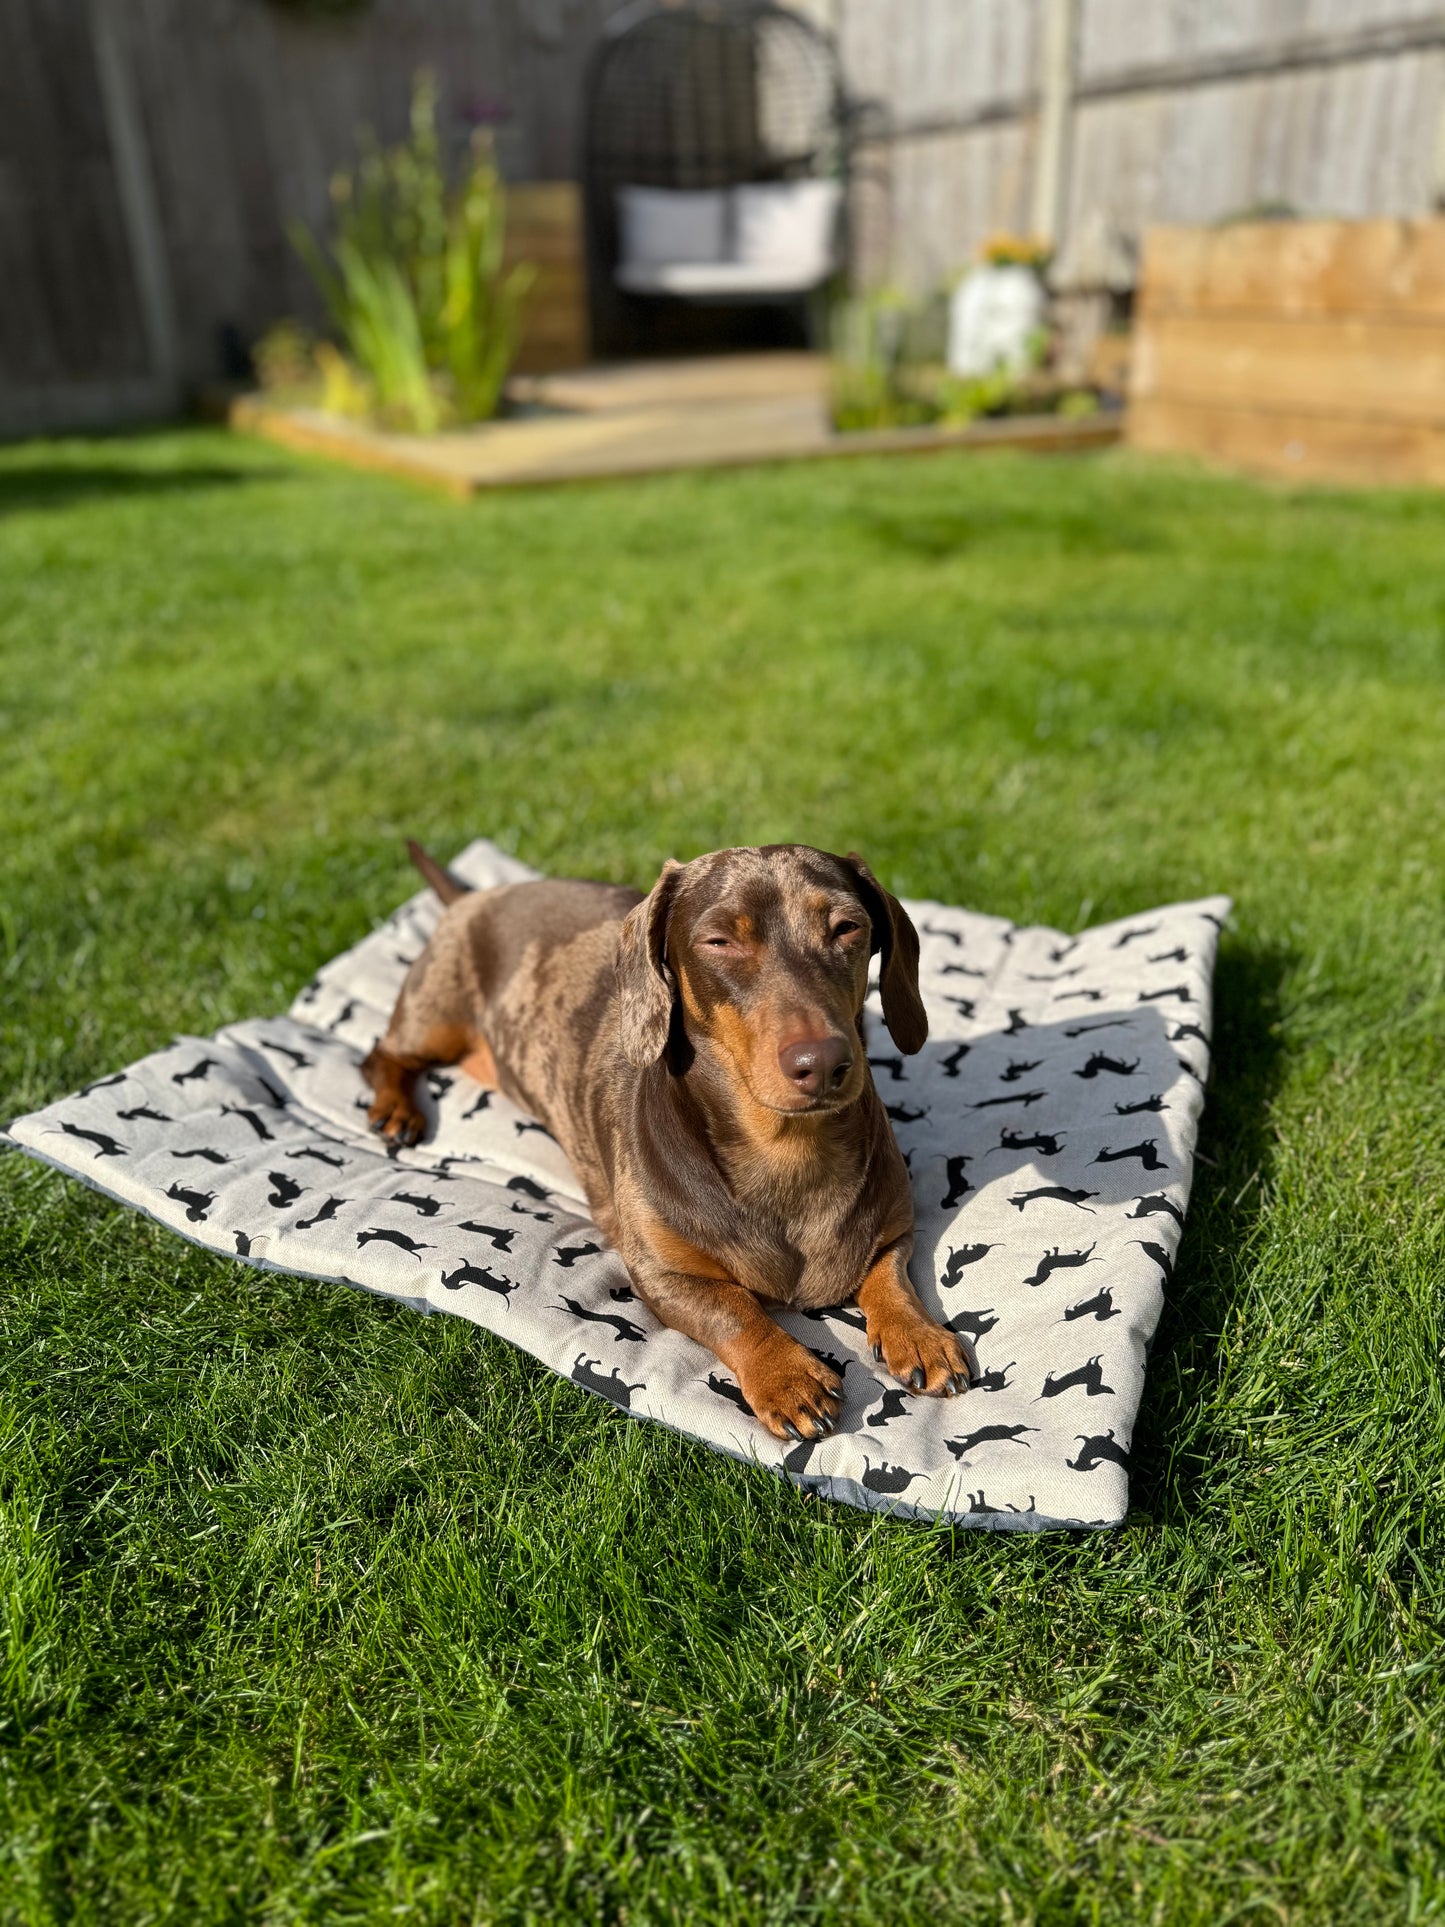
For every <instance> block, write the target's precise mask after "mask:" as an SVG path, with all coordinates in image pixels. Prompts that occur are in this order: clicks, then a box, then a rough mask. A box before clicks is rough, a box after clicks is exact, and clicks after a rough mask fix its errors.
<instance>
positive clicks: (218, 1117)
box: [9, 841, 1229, 1530]
mask: <svg viewBox="0 0 1445 1927" xmlns="http://www.w3.org/2000/svg"><path fill="white" fill-rule="evenodd" d="M452 868H453V869H454V871H455V872H456V873H457V875H459V876H460V877H462V878H463V879H465V880H466V881H467V882H468V883H471V884H474V885H478V886H482V887H485V886H487V885H489V884H495V883H502V882H510V881H513V880H517V879H521V878H526V877H530V876H534V875H535V874H536V872H535V871H532V870H529V869H527V868H526V866H525V865H523V864H521V863H518V862H516V861H515V860H514V859H512V858H510V857H508V856H505V855H504V854H503V853H502V852H501V851H500V850H498V849H497V848H496V847H495V846H494V845H492V844H490V843H488V842H485V841H478V842H475V843H472V844H470V845H469V846H468V848H467V849H466V850H465V851H463V853H462V855H461V856H460V857H458V858H457V859H456V861H455V863H454V864H453V865H452ZM907 908H908V910H909V913H910V915H911V916H912V917H913V920H914V922H915V923H916V924H917V926H918V931H919V936H920V939H921V943H922V965H921V972H920V985H921V989H922V993H923V1001H924V1003H925V1005H926V1006H927V1009H928V1016H929V1023H930V1026H931V1034H930V1037H929V1040H928V1043H927V1044H926V1045H925V1047H924V1049H923V1051H922V1052H921V1053H920V1054H919V1055H918V1056H916V1057H912V1058H904V1057H900V1056H899V1055H898V1054H897V1053H896V1052H895V1050H894V1048H893V1045H892V1043H891V1041H890V1039H889V1037H888V1033H887V1031H886V1030H885V1029H884V1027H883V1021H882V1015H881V1012H880V1010H879V1007H878V1002H877V995H876V990H875V992H874V994H873V995H872V996H871V997H870V1001H869V1010H868V1016H867V1018H866V1027H867V1041H868V1049H869V1061H870V1063H871V1064H872V1067H873V1075H874V1078H875V1079H876V1081H877V1084H878V1088H879V1091H880V1093H881V1095H882V1097H883V1099H884V1102H885V1103H886V1105H887V1108H888V1114H889V1116H890V1117H891V1118H892V1120H893V1126H894V1129H895V1130H896V1132H897V1134H898V1140H899V1143H900V1145H901V1147H902V1149H903V1152H904V1155H905V1157H906V1158H907V1160H908V1165H909V1169H910V1171H911V1173H912V1179H913V1191H914V1198H915V1201H916V1205H917V1215H918V1236H917V1245H916V1250H915V1257H914V1263H913V1277H914V1282H915V1284H916V1286H917V1288H918V1290H919V1292H920V1294H921V1295H922V1297H923V1299H924V1301H925V1302H926V1303H927V1304H928V1306H929V1307H930V1309H931V1310H932V1311H933V1312H934V1313H935V1314H936V1315H937V1316H938V1317H940V1318H941V1319H942V1320H944V1322H946V1323H947V1324H948V1325H949V1326H950V1327H951V1328H952V1329H953V1330H954V1331H956V1332H958V1333H960V1334H962V1335H963V1336H964V1337H965V1338H966V1339H967V1341H968V1342H969V1344H970V1346H971V1349H972V1351H973V1353H974V1355H975V1359H976V1366H977V1371H976V1383H975V1385H974V1388H973V1389H972V1390H971V1391H969V1392H968V1393H966V1394H965V1395H963V1396H961V1397H958V1398H954V1399H943V1400H939V1399H921V1398H916V1397H913V1396H910V1394H908V1393H907V1392H905V1391H904V1390H903V1389H902V1387H901V1386H899V1385H896V1384H895V1383H893V1382H892V1380H891V1379H889V1378H887V1377H886V1376H884V1375H883V1374H882V1371H881V1367H879V1366H877V1365H875V1363H874V1361H873V1357H872V1353H871V1351H870V1350H869V1347H868V1345H867V1343H866V1341H865V1338H864V1332H863V1319H862V1316H861V1314H860V1313H859V1312H858V1310H857V1309H856V1307H854V1306H851V1305H844V1306H840V1307H838V1308H837V1309H836V1310H829V1311H824V1312H809V1313H796V1314H795V1313H788V1314H784V1315H783V1317H782V1319H781V1322H782V1323H783V1325H784V1326H785V1327H786V1328H787V1329H788V1330H790V1331H792V1332H793V1333H794V1334H795V1336H797V1337H798V1338H800V1339H801V1340H802V1341H803V1343H804V1344H806V1345H809V1346H811V1347H812V1348H813V1350H814V1351H816V1352H817V1353H818V1354H819V1355H820V1356H821V1357H824V1358H826V1360H827V1362H828V1363H829V1364H830V1365H831V1366H832V1367H833V1368H834V1370H836V1371H837V1372H839V1373H840V1374H841V1375H842V1376H843V1382H844V1386H845V1389H846V1395H847V1396H846V1404H845V1406H844V1410H843V1414H842V1417H841V1419H840V1421H839V1426H838V1430H837V1431H836V1433H834V1434H833V1435H832V1436H831V1437H830V1438H827V1439H823V1440H818V1441H813V1440H809V1441H806V1442H804V1443H802V1444H797V1445H791V1446H790V1445H786V1444H783V1443H780V1442H779V1441H778V1440H776V1439H774V1438H773V1437H772V1436H771V1435H770V1434H769V1433H768V1432H766V1431H765V1430H764V1429H763V1427H762V1426H761V1425H760V1424H759V1423H758V1422H757V1420H756V1419H755V1418H754V1417H753V1416H752V1414H751V1412H750V1411H749V1410H748V1408H747V1406H746V1405H745V1403H744V1401H743V1398H742V1394H741V1392H740V1391H739V1389H738V1387H737V1385H736V1384H735V1383H734V1382H733V1380H732V1379H731V1378H730V1377H729V1376H728V1374H727V1372H726V1371H725V1370H724V1369H723V1367H722V1366H721V1365H720V1364H719V1363H718V1362H717V1360H716V1359H714V1358H713V1357H712V1356H711V1355H710V1354H709V1353H708V1352H706V1351H705V1350H704V1349H703V1348H702V1347H701V1346H699V1345H697V1344H696V1343H694V1342H693V1341H692V1340H690V1339H687V1338H683V1337H681V1336H680V1335H678V1334H677V1333H675V1332H671V1331H668V1330H667V1329H665V1328H664V1327H662V1326H660V1325H658V1323H657V1322H656V1321H655V1320H654V1319H653V1318H652V1316H651V1315H650V1314H649V1312H648V1310H647V1308H646V1306H645V1305H643V1304H642V1303H641V1302H640V1300H639V1299H637V1298H636V1297H635V1296H634V1294H633V1292H632V1290H631V1288H630V1286H629V1284H628V1278H627V1273H626V1271H625V1270H624V1268H623V1266H622V1263H621V1260H620V1259H619V1258H617V1256H616V1255H615V1254H614V1253H612V1252H610V1251H608V1250H606V1249H604V1247H603V1244H602V1240H601V1237H600V1236H599V1234H598V1232H597V1230H596V1228H595V1226H594V1225H593V1224H592V1223H591V1222H590V1220H589V1219H588V1217H587V1212H586V1206H585V1204H584V1202H583V1200H582V1196H581V1193H580V1191H579V1188H578V1185H577V1181H576V1178H575V1177H574V1176H573V1174H572V1172H571V1170H570V1169H569V1167H568V1165H567V1162H566V1159H565V1158H564V1157H563V1155H562V1152H561V1149H560V1147H559V1146H558V1145H557V1143H556V1142H555V1140H554V1139H553V1138H551V1137H550V1136H549V1134H548V1133H547V1131H546V1130H545V1129H544V1128H543V1127H542V1125H541V1124H539V1123H538V1122H537V1121H536V1119H534V1118H531V1117H528V1116H526V1115H525V1114H524V1113H523V1112H521V1111H519V1110H518V1109H517V1108H516V1107H515V1106H514V1105H512V1104H510V1103H509V1102H508V1101H507V1100H506V1099H505V1098H504V1097H501V1096H500V1095H498V1094H497V1093H496V1092H492V1091H487V1090H484V1089H483V1088H482V1087H481V1086H479V1085H477V1084H475V1083H473V1082H472V1081H471V1079H470V1078H468V1077H467V1076H465V1075H464V1074H463V1073H461V1072H459V1071H455V1070H444V1071H435V1072H432V1073H430V1074H429V1075H428V1076H427V1077H426V1079H425V1083H424V1086H423V1089H422V1092H421V1101H422V1104H423V1107H424V1109H425V1110H426V1113H427V1117H428V1124H429V1128H428V1131H427V1135H426V1137H425V1138H424V1139H423V1141H422V1143H421V1144H419V1145H418V1146H417V1147H416V1148H415V1149H414V1150H410V1151H402V1152H400V1153H399V1154H397V1155H396V1156H393V1157H388V1156H387V1155H386V1154H385V1153H384V1152H383V1151H381V1150H380V1149H379V1147H378V1143H377V1140H376V1139H375V1138H373V1137H371V1136H370V1135H369V1134H368V1132H367V1129H366V1115H365V1114H366V1106H367V1101H368V1095H369V1094H368V1093H367V1092H366V1091H365V1089H364V1087H363V1084H362V1079H361V1075H360V1071H359V1065H360V1062H361V1058H362V1056H363V1055H364V1054H365V1052H366V1051H367V1050H368V1049H370V1047H371V1045H372V1044H373V1042H374V1041H375V1040H376V1038H377V1037H378V1036H379V1035H380V1033H381V1032H382V1030H383V1029H384V1028H385V1025H386V1021H387V1018H388V1016H389V1014H390V1011H391V1007H392V1003H393V1001H394V999H395V997H396V993H397V990H398V988H399V986H400V983H401V979H402V977H403V975H404V973H405V971H406V969H407V966H408V965H409V964H410V963H411V961H412V959H413V958H414V957H416V956H417V954H418V953H419V952H420V950H421V948H422V946H423V945H424V943H425V942H426V940H427V938H428V936H429V935H430V933H431V931H432V929H433V927H434V925H435V923H436V921H437V918H438V916H439V915H440V905H439V904H438V902H437V900H436V898H435V897H434V896H433V895H432V894H431V892H430V891H422V892H420V893H418V895H416V896H415V897H413V898H411V900H410V901H409V902H407V903H406V904H404V905H403V906H402V908H401V909H400V910H398V911H397V912H396V914H395V915H394V916H392V917H391V918H389V919H388V920H387V921H386V922H385V923H384V924H383V925H382V926H381V927H380V928H379V929H378V930H376V931H374V932H373V933H372V934H371V935H370V936H368V937H367V938H365V939H364V940H363V941H362V942H361V943H359V944H357V945H356V947H355V948H354V949H352V950H348V951H347V952H346V953H345V954H344V955H343V956H340V957H338V958H336V959H335V960H334V962H332V963H329V964H327V965H326V966H325V968H324V969H323V970H322V971H321V972H320V974H319V975H318V976H317V977H316V979H315V980H314V982H312V983H310V984H308V985H307V986H306V988H305V989H304V990H303V991H302V992H301V994H300V996H299V997H298V998H297V999H296V1002H295V1003H294V1004H293V1005H292V1007H291V1010H290V1012H289V1013H288V1014H287V1015H286V1016H285V1017H274V1018H269V1019H263V1020H258V1021H250V1022H246V1023H239V1024H230V1025H228V1026H227V1027H226V1028H225V1029H224V1030H221V1031H219V1032H217V1034H216V1035H215V1036H214V1037H206V1038H196V1037H182V1038H178V1039H177V1040H176V1042H175V1043H173V1044H172V1045H170V1046H169V1048H168V1049H165V1050H161V1051H157V1052H156V1053H155V1054H154V1055H153V1056H150V1057H146V1058H143V1059H142V1060H141V1061H140V1062H139V1063H138V1064H133V1065H131V1066H130V1067H129V1069H127V1070H122V1071H117V1072H116V1073H115V1074H114V1076H111V1077H103V1078H100V1079H99V1080H98V1081H97V1082H95V1083H93V1084H90V1085H87V1086H86V1088H85V1089H84V1090H81V1091H78V1092H77V1093H76V1094H75V1095H74V1096H73V1097H66V1098H62V1099H61V1100H60V1101H59V1102H58V1103H55V1104H51V1105H49V1106H48V1107H47V1108H46V1109H44V1110H41V1111H36V1112H34V1113H33V1114H32V1115H30V1116H28V1117H22V1118H18V1119H16V1120H15V1122H13V1123H12V1124H11V1126H10V1130H9V1134H10V1137H11V1138H12V1140H13V1141H14V1142H15V1143H17V1144H19V1145H20V1146H22V1147H23V1148H24V1149H25V1150H26V1151H28V1152H31V1153H32V1154H33V1155H35V1156H36V1157H39V1158H42V1159H44V1160H45V1161H46V1162H48V1163H50V1164H53V1165H55V1166H57V1167H58V1168H59V1169H60V1170H63V1171H66V1172H69V1173H71V1174H72V1175H74V1176H76V1177H78V1178H81V1179H83V1180H85V1181H86V1182H87V1183H89V1184H91V1185H93V1186H95V1187H96V1188H97V1189H98V1190H100V1191H103V1192H105V1193H106V1194H107V1195H108V1196H110V1197H112V1198H116V1199H118V1200H120V1201H121V1202H122V1203H124V1204H128V1205H133V1206H134V1207H135V1208H136V1209H137V1210H140V1211H144V1212H147V1213H149V1215H150V1216H151V1217H153V1218H156V1219H158V1220H160V1222H161V1223H163V1224H166V1225H169V1226H171V1227H172V1228H173V1229H174V1230H176V1231H178V1232H180V1233H181V1235H182V1236H183V1237H187V1238H191V1239H194V1240H195V1241H196V1242H197V1243H199V1244H203V1245H206V1246H207V1247H209V1248H210V1249H211V1250H213V1251H218V1252H225V1253H227V1254H229V1255H231V1256H233V1257H236V1258H238V1259H243V1260H245V1261H246V1262H248V1263H250V1264H252V1265H260V1266H265V1267H270V1268H272V1269H275V1270H280V1271H288V1272H295V1273H299V1274H301V1275H303V1276H306V1277H311V1278H317V1279H327V1280H333V1281H336V1282H339V1283H343V1284H348V1285H354V1286H357V1287H359V1288H360V1289H361V1290H364V1291H373V1292H379V1293H382V1294H384V1295H385V1296H387V1297H389V1298H397V1299H400V1300H402V1301H403V1302H404V1303H406V1304H409V1305H412V1306H414V1307H416V1308H417V1309H418V1310H422V1311H445V1312H452V1313H455V1314H457V1315H459V1316H460V1317H463V1318H470V1319H472V1320H473V1321H474V1322H475V1323H477V1324H479V1325H485V1326H486V1327H487V1329H488V1330H489V1331H493V1332H496V1333H498V1334H499V1335H500V1336H502V1337H504V1338H507V1339H509V1340H510V1341H511V1342H512V1343H513V1344H516V1345H521V1346H524V1347H525V1348H526V1349H527V1350H528V1351H530V1352H532V1353H534V1354H535V1355H536V1356H537V1357H538V1358H540V1359H541V1360H543V1362H544V1363H545V1364H547V1365H549V1366H550V1367H551V1368H552V1369H553V1370H554V1371H557V1372H560V1373H562V1374H564V1375H565V1376H566V1377H568V1378H570V1379H571V1380H572V1382H573V1383H574V1384H576V1385H579V1386H582V1387H584V1388H585V1389H586V1390H588V1391H590V1392H595V1393H597V1394H598V1395H599V1396H600V1397H602V1398H605V1399H608V1400H610V1401H611V1402H612V1404H614V1405H615V1406H617V1407H619V1408H620V1409H621V1410H622V1411H625V1412H629V1413H631V1414H632V1415H633V1416H634V1417H637V1418H649V1419H655V1420H657V1421H658V1422H659V1423H661V1424H664V1425H670V1426H672V1427H674V1428H675V1429H676V1430H678V1431H680V1432H685V1433H688V1434H690V1435H691V1436H692V1437H694V1438H697V1439H701V1440H702V1441H704V1442H705V1443H706V1444H708V1445H710V1446H712V1447H714V1448H716V1449H717V1450H718V1451H721V1452H727V1453H732V1454H734V1455H736V1456H737V1457H739V1458H744V1459H751V1460H754V1461H757V1462H759V1463H761V1464H763V1465H766V1466H770V1467H773V1468H775V1469H777V1470H779V1471H781V1472H782V1473H784V1474H785V1475H787V1476H788V1477H790V1478H792V1479H794V1480H796V1481H798V1482H799V1483H801V1484H804V1485H807V1486H809V1487H811V1488H813V1489H815V1490H817V1491H819V1492H821V1493H823V1494H824V1495H826V1496H827V1497H829V1498H832V1499H837V1500H841V1501H843V1502H845V1503H848V1504H851V1505H857V1506H866V1507H871V1508H881V1509H886V1510H890V1511H897V1512H904V1513H911V1514H914V1515H917V1516H920V1517H926V1518H942V1519H948V1520H953V1521H956V1522H957V1523H959V1524H965V1525H978V1526H987V1527H993V1528H1010V1529H1033V1530H1038V1529H1042V1528H1046V1527H1080V1526H1110V1525H1117V1524H1118V1523H1119V1522H1120V1521H1121V1520H1122V1519H1123V1517H1124V1515H1125V1511H1126V1509H1127V1506H1128V1463H1129V1445H1130V1440H1131V1437H1132V1434H1133V1427H1134V1419H1135V1414H1136V1413H1137V1411H1138V1406H1139V1397H1140V1392H1141V1390H1142V1387H1143V1382H1144V1361H1145V1354H1146V1351H1147V1348H1148V1344H1149V1340H1150V1338H1151V1336H1152V1335H1153V1332H1154V1328H1155V1325H1156V1324H1157V1322H1158V1318H1159V1312H1160V1308H1161V1305H1162V1303H1163V1293H1164V1290H1165V1289H1166V1287H1167V1286H1168V1284H1169V1280H1170V1274H1171V1271H1172V1268H1173V1264H1174V1255H1175V1252H1176V1250H1177V1247H1178V1244H1179V1238H1180V1234H1181V1232H1182V1230H1183V1225H1184V1211H1185V1206H1186V1204H1187V1202H1188V1197H1189V1183H1190V1174H1191V1165H1192V1159H1193V1151H1194V1142H1195V1135H1196V1131H1197V1127H1198V1122H1199V1115H1200V1111H1201V1108H1202V1106H1203V1103H1204V1081H1205V1076H1206V1074H1207V1071H1208V1065H1209V1022H1210V982H1211V975H1212V971H1213V965H1214V957H1215V950H1216V946H1217V942H1218V936H1219V931H1220V928H1221V926H1222V923H1223V920H1224V918H1225V916H1226V915H1227V913H1228V910H1229V902H1228V899H1227V898H1224V897H1212V898H1208V899H1206V900H1204V901H1202V902H1198V903H1180V904H1172V905H1170V906H1168V907H1167V908H1164V909H1160V910H1151V911H1148V912H1146V913H1145V914H1143V915H1141V916H1137V917H1132V918H1130V919H1128V920H1127V921H1125V922H1122V923H1113V924H1105V925H1102V926H1100V927H1099V928H1097V929H1093V930H1087V931H1085V932H1084V933H1083V934H1082V935H1081V936H1077V937H1065V936H1061V935H1060V934H1059V933H1058V932H1056V931H1053V930H1045V929H1030V928H1022V927H1018V926H1015V925H1013V924H1010V923H1007V922H1005V921H1004V920H1002V919H1001V918H997V917H987V916H978V915H975V914H973V913H972V912H970V911H966V910H956V909H950V908H948V907H946V906H944V905H942V904H937V903H918V902H914V903H909V904H908V905H907Z"/></svg>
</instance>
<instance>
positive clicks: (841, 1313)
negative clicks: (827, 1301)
mask: <svg viewBox="0 0 1445 1927" xmlns="http://www.w3.org/2000/svg"><path fill="white" fill-rule="evenodd" d="M802 1316H803V1317H804V1318H806V1319H808V1320H809V1321H810V1323H812V1324H814V1325H847V1326H848V1328H849V1329H850V1330H851V1331H858V1332H866V1331H867V1329H868V1320H867V1319H866V1318H865V1317H864V1316H863V1314H862V1312H861V1311H859V1309H858V1307H857V1306H856V1305H823V1306H821V1307H819V1308H818V1309H816V1310H813V1311H805V1312H804V1313H803V1314H802Z"/></svg>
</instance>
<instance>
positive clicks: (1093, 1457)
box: [1064, 1425, 1129, 1472]
mask: <svg viewBox="0 0 1445 1927" xmlns="http://www.w3.org/2000/svg"><path fill="white" fill-rule="evenodd" d="M1074 1437H1075V1438H1076V1439H1077V1440H1078V1441H1079V1456H1078V1457H1077V1458H1075V1459H1065V1460H1064V1464H1065V1465H1066V1466H1068V1468H1069V1470H1070V1471H1071V1472H1092V1471H1093V1470H1094V1468H1095V1466H1099V1465H1103V1464H1104V1463H1105V1462H1106V1461H1107V1462H1108V1463H1109V1464H1111V1465H1123V1466H1127V1465H1128V1463H1129V1454H1128V1453H1127V1452H1126V1451H1125V1450H1124V1448H1123V1446H1122V1445H1119V1444H1117V1443H1116V1442H1115V1439H1114V1428H1113V1426H1112V1425H1111V1426H1110V1427H1109V1429H1108V1431H1107V1432H1105V1433H1103V1434H1101V1435H1096V1436H1094V1437H1092V1438H1090V1437H1089V1436H1088V1435H1087V1434H1086V1433H1083V1432H1076V1433H1075V1434H1074Z"/></svg>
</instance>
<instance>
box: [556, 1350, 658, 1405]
mask: <svg viewBox="0 0 1445 1927" xmlns="http://www.w3.org/2000/svg"><path fill="white" fill-rule="evenodd" d="M568 1376H570V1380H572V1384H574V1386H586V1389H588V1391H595V1393H599V1395H601V1397H603V1399H611V1403H613V1405H620V1407H622V1411H624V1412H626V1411H632V1393H634V1391H645V1389H647V1387H645V1382H644V1380H638V1384H636V1386H628V1384H624V1382H622V1374H620V1372H618V1370H617V1366H613V1370H611V1372H609V1374H607V1376H605V1378H603V1372H601V1359H588V1355H586V1353H582V1351H580V1353H578V1355H576V1364H574V1366H572V1370H570V1374H568Z"/></svg>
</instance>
